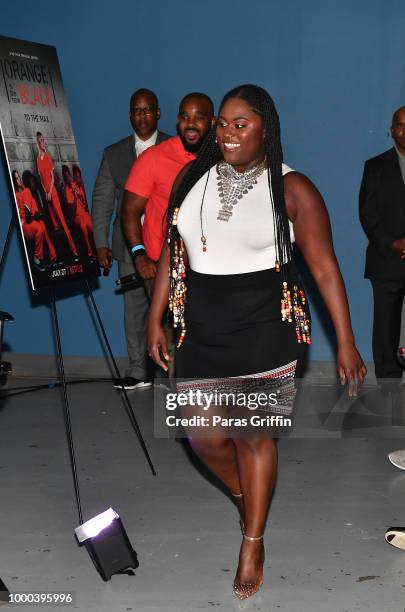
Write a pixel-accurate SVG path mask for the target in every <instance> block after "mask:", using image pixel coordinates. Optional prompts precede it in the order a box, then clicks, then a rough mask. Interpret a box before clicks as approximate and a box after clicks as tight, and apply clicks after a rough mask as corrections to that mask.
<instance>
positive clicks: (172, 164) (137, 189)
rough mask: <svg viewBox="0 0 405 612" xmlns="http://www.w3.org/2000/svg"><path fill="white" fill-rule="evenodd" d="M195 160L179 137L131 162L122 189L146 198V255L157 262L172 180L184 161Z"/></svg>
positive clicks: (151, 149) (144, 228)
mask: <svg viewBox="0 0 405 612" xmlns="http://www.w3.org/2000/svg"><path fill="white" fill-rule="evenodd" d="M193 159H195V155H193V153H189V152H188V151H186V150H185V148H184V147H183V143H182V142H181V140H180V137H179V136H175V137H174V138H169V139H168V140H165V141H164V142H161V143H160V144H158V145H155V146H153V147H150V148H149V149H147V150H146V151H144V152H143V153H142V155H140V156H139V157H138V159H136V160H135V163H134V165H133V166H132V170H131V172H130V173H129V176H128V178H127V182H126V184H125V189H126V190H127V191H131V192H132V193H136V194H137V195H139V196H141V197H143V198H147V199H148V202H147V204H146V209H145V218H144V222H143V227H142V236H143V244H144V246H145V249H146V252H147V254H148V256H149V257H150V258H151V259H153V260H154V261H157V260H158V259H159V257H160V251H161V250H162V246H163V242H164V239H165V234H166V219H165V213H166V210H167V205H168V202H169V197H170V192H171V190H172V186H173V183H174V180H175V178H176V176H177V175H178V173H179V172H180V170H181V169H182V168H183V166H185V165H186V164H187V163H188V162H190V161H192V160H193Z"/></svg>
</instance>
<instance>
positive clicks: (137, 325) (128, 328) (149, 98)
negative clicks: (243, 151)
mask: <svg viewBox="0 0 405 612" xmlns="http://www.w3.org/2000/svg"><path fill="white" fill-rule="evenodd" d="M129 117H130V121H131V125H132V127H133V130H134V133H133V134H131V135H130V136H128V137H127V138H124V139H123V140H120V141H119V142H116V143H115V144H112V145H110V146H109V147H107V148H106V149H105V150H104V153H103V158H102V160H101V165H100V169H99V171H98V176H97V179H96V183H95V185H94V190H93V206H92V211H91V216H92V221H93V231H94V239H95V243H96V247H97V256H98V260H99V263H100V266H101V267H102V268H104V270H105V271H109V270H110V268H111V266H112V260H113V259H116V260H117V261H118V274H119V276H120V277H123V276H127V275H129V274H132V273H134V272H135V269H134V264H133V260H132V257H131V254H130V253H129V251H128V248H127V244H126V241H125V237H124V234H123V232H122V228H121V222H120V210H121V202H122V196H123V192H124V185H125V181H126V179H127V176H128V174H129V172H130V170H131V168H132V165H133V163H134V161H135V159H136V158H137V157H139V155H140V154H141V153H143V151H145V150H146V149H147V148H148V147H150V146H152V145H155V144H159V143H160V142H162V141H163V140H166V139H167V138H169V135H168V134H164V133H163V132H159V131H158V129H157V122H158V120H159V117H160V109H159V104H158V99H157V96H156V94H154V93H153V92H152V91H150V90H149V89H138V90H137V91H136V92H135V93H134V94H132V96H131V100H130V107H129ZM113 214H114V221H113V229H112V248H110V246H109V244H110V242H109V234H110V225H111V220H112V217H113ZM147 311H148V300H147V297H146V294H145V290H144V288H143V287H137V288H134V289H130V290H126V291H125V292H124V320H125V335H126V340H127V350H128V357H129V366H128V369H127V370H126V372H125V378H124V381H123V384H124V386H125V388H126V389H135V388H138V387H144V386H148V385H151V384H152V382H151V380H150V376H149V373H148V368H147V351H146V317H147ZM121 384H122V383H121V381H116V384H115V386H118V387H120V386H121Z"/></svg>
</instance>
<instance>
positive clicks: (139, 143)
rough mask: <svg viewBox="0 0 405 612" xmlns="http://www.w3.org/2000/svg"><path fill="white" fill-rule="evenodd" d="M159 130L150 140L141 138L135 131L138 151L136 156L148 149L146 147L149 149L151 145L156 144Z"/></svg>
mask: <svg viewBox="0 0 405 612" xmlns="http://www.w3.org/2000/svg"><path fill="white" fill-rule="evenodd" d="M157 134H158V133H157V130H156V131H155V132H154V133H153V134H152V136H151V137H150V138H148V140H141V139H140V138H139V136H138V135H137V134H136V133H134V137H135V151H136V156H137V157H139V156H140V154H141V153H143V152H144V151H146V149H149V147H152V146H153V145H154V144H156V139H157Z"/></svg>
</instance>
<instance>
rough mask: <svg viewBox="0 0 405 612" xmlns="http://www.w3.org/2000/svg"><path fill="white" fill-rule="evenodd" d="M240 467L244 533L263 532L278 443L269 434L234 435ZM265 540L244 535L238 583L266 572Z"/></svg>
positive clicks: (274, 478)
mask: <svg viewBox="0 0 405 612" xmlns="http://www.w3.org/2000/svg"><path fill="white" fill-rule="evenodd" d="M234 444H235V448H236V455H237V461H238V471H239V477H240V483H241V490H242V493H243V498H244V506H245V533H246V535H247V536H251V537H258V536H261V535H262V534H263V533H264V529H265V523H266V516H267V511H268V507H269V503H270V499H271V495H272V492H273V488H274V484H275V480H276V473H277V447H276V444H275V442H274V440H273V439H272V438H270V437H261V438H251V439H235V440H234ZM263 562H264V547H263V541H262V540H258V541H251V540H248V539H245V538H243V540H242V545H241V549H240V555H239V565H238V569H237V572H236V576H235V583H236V584H244V583H253V584H254V583H257V582H258V581H260V580H261V578H262V575H263Z"/></svg>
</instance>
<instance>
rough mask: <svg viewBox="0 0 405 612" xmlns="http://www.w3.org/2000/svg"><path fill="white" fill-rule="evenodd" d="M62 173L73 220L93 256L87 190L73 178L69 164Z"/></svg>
mask: <svg viewBox="0 0 405 612" xmlns="http://www.w3.org/2000/svg"><path fill="white" fill-rule="evenodd" d="M62 174H63V180H64V183H65V198H66V202H67V203H68V205H69V207H70V208H71V210H72V215H73V221H74V223H75V225H76V227H77V228H78V229H79V231H80V232H81V234H82V236H83V239H84V242H85V245H86V249H87V255H88V256H89V257H93V256H94V255H95V250H94V238H93V229H92V224H91V217H90V214H89V212H88V210H87V206H86V194H85V191H84V189H83V187H82V186H81V185H79V184H78V183H77V182H76V181H73V180H72V175H71V173H70V170H69V168H68V167H67V166H63V167H62Z"/></svg>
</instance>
